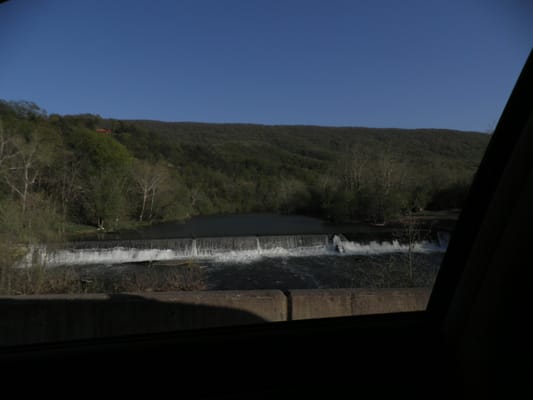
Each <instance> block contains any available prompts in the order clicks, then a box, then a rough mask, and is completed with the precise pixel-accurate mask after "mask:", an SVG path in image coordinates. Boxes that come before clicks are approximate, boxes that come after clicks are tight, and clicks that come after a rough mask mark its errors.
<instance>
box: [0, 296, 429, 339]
mask: <svg viewBox="0 0 533 400" xmlns="http://www.w3.org/2000/svg"><path fill="white" fill-rule="evenodd" d="M430 293H431V289H430V288H403V289H312V290H290V291H287V292H285V293H284V292H281V291H280V290H242V291H236V290H235V291H231V290H228V291H198V292H163V293H161V292H157V293H143V294H132V293H129V294H77V295H30V296H16V297H0V315H1V316H2V317H1V318H0V348H1V347H2V346H4V347H5V346H17V345H26V344H35V343H52V342H62V341H69V340H78V339H92V338H105V337H113V336H115V337H116V336H126V335H135V334H152V333H162V332H172V331H179V330H192V329H204V328H215V327H227V326H236V325H248V324H260V323H263V322H281V321H292V320H302V319H316V318H332V317H343V316H351V315H368V314H382V313H397V312H406V311H420V310H424V309H425V308H426V305H427V301H428V298H429V295H430Z"/></svg>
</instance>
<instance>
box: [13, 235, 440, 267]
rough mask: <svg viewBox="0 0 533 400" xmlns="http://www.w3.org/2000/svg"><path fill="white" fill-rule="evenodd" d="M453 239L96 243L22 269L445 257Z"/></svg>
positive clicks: (69, 246)
mask: <svg viewBox="0 0 533 400" xmlns="http://www.w3.org/2000/svg"><path fill="white" fill-rule="evenodd" d="M448 238H449V235H446V234H445V233H442V235H439V238H438V242H430V241H422V242H417V243H414V244H412V245H411V246H410V247H409V246H408V245H407V244H401V243H399V242H398V241H392V242H369V243H358V242H354V241H349V240H347V239H346V238H345V237H344V236H343V235H342V234H337V235H333V237H331V238H330V237H328V235H326V234H317V235H309V234H305V235H277V236H235V237H210V238H209V237H206V238H196V239H153V240H120V241H116V240H113V241H96V242H70V243H66V244H65V245H64V246H63V248H62V249H59V250H49V249H47V248H45V247H41V248H34V249H32V250H31V251H29V252H28V254H27V256H26V257H25V259H24V260H23V261H22V263H21V264H20V265H21V266H28V265H32V264H33V263H35V262H36V261H37V262H40V263H42V264H45V265H48V266H57V265H83V264H120V263H129V262H142V261H167V260H180V259H194V258H198V259H213V258H214V259H216V260H218V261H232V262H239V261H248V260H253V259H257V258H258V257H298V256H320V255H376V254H387V253H404V252H407V251H409V249H410V250H411V251H414V252H420V253H432V252H443V251H445V250H446V246H447V241H448Z"/></svg>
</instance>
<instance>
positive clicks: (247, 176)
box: [0, 101, 489, 241]
mask: <svg viewBox="0 0 533 400" xmlns="http://www.w3.org/2000/svg"><path fill="white" fill-rule="evenodd" d="M0 123H1V126H0V229H1V230H2V231H3V233H4V235H9V236H10V237H13V238H15V239H16V240H18V241H32V240H51V239H52V238H53V237H55V236H57V235H61V234H62V233H64V232H65V229H66V228H65V227H66V226H68V224H69V223H77V224H85V225H92V226H94V227H96V228H98V229H101V230H113V229H118V228H120V227H122V226H126V225H130V226H131V224H132V223H135V222H136V221H137V222H142V223H146V222H153V221H161V220H179V219H186V218H189V217H191V216H194V215H207V214H214V213H248V212H277V213H304V214H309V215H316V216H320V217H323V218H327V219H330V220H334V221H346V220H365V221H371V222H377V223H382V222H386V221H388V220H390V219H391V218H394V217H396V216H398V215H401V214H402V213H405V212H406V211H409V210H419V209H434V210H441V209H449V208H458V207H460V206H461V201H462V199H463V198H464V196H465V194H466V192H467V190H468V186H469V184H470V181H471V179H472V176H473V174H474V173H475V171H476V168H477V166H478V164H479V162H480V160H481V157H482V154H483V152H484V149H485V147H486V145H487V143H488V140H489V136H488V135H484V134H479V133H473V132H468V133H466V132H457V131H448V130H402V129H370V128H331V127H317V126H264V125H250V124H202V123H166V122H159V121H140V120H139V121H121V120H112V119H102V118H100V117H99V116H97V115H91V114H84V115H72V116H60V115H55V114H54V115H47V114H46V112H45V111H44V110H42V109H40V108H39V107H38V106H37V105H35V104H33V103H29V102H7V101H1V102H0Z"/></svg>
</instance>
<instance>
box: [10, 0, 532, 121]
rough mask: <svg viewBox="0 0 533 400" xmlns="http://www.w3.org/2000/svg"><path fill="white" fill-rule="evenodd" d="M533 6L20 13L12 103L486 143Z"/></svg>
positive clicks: (515, 2) (368, 3) (28, 3)
mask: <svg viewBox="0 0 533 400" xmlns="http://www.w3.org/2000/svg"><path fill="white" fill-rule="evenodd" d="M532 47H533V2H531V1H530V0H477V1H475V0H458V1H455V0H442V1H432V0H420V1H410V0H402V1H399V0H398V1H382V0H361V1H358V0H351V1H342V0H321V1H317V0H169V1H165V0H161V1H132V0H128V1H124V0H91V1H76V0H46V1H43V0H10V1H8V2H7V3H4V4H0V98H1V99H6V100H30V101H34V102H36V103H37V104H38V105H40V106H41V107H42V108H44V109H45V110H47V111H48V112H49V113H59V114H75V113H94V114H100V115H101V116H103V117H112V118H124V119H159V120H165V121H200V122H253V123H264V124H313V125H331V126H371V127H399V128H417V127H435V128H452V129H462V130H477V131H487V130H489V129H491V128H492V127H493V126H494V125H495V123H496V122H497V119H498V118H499V116H500V114H501V111H502V109H503V107H504V105H505V102H506V101H507V98H508V96H509V94H510V92H511V90H512V88H513V85H514V83H515V82H516V79H517V77H518V74H519V73H520V70H521V68H522V66H523V64H524V62H525V60H526V58H527V55H528V53H529V51H530V50H531V48H532Z"/></svg>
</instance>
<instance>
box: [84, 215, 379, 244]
mask: <svg viewBox="0 0 533 400" xmlns="http://www.w3.org/2000/svg"><path fill="white" fill-rule="evenodd" d="M313 233H324V234H333V233H344V234H347V235H350V234H355V235H357V236H358V237H357V238H356V239H361V240H372V239H374V238H377V237H379V236H380V235H383V234H385V235H386V234H387V233H390V228H383V227H375V226H371V225H367V224H331V223H328V222H325V221H323V220H320V219H318V218H313V217H306V216H298V215H276V214H246V215H213V216H205V217H193V218H191V219H190V220H188V221H186V222H183V223H180V222H165V223H160V224H154V225H151V226H147V227H143V228H140V229H136V230H128V231H122V232H120V233H108V234H105V235H103V234H102V235H99V236H96V235H95V236H94V237H88V236H84V237H83V240H98V239H104V240H106V239H162V238H191V237H192V238H195V237H220V236H262V235H296V234H313Z"/></svg>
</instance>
